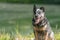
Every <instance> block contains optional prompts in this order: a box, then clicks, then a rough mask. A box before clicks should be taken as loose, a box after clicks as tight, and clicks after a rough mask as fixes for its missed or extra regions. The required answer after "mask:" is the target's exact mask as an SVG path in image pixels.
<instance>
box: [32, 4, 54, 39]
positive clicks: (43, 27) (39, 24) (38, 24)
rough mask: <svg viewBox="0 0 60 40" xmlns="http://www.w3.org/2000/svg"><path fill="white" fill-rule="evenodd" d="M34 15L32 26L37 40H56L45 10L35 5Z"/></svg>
mask: <svg viewBox="0 0 60 40" xmlns="http://www.w3.org/2000/svg"><path fill="white" fill-rule="evenodd" d="M33 13H34V14H33V19H32V24H33V26H34V27H33V30H34V35H35V40H54V33H53V31H52V30H51V27H50V24H49V22H48V20H47V18H46V16H45V8H44V7H40V8H37V7H36V5H34V7H33Z"/></svg>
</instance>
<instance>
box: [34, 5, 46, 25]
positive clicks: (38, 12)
mask: <svg viewBox="0 0 60 40" xmlns="http://www.w3.org/2000/svg"><path fill="white" fill-rule="evenodd" d="M33 12H34V16H33V18H34V20H35V24H38V23H39V22H40V21H41V20H43V19H44V17H45V9H44V7H40V8H37V7H36V5H34V7H33Z"/></svg>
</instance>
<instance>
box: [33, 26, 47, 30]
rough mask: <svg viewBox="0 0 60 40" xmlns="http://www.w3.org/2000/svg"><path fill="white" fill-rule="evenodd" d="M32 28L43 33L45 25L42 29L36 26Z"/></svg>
mask: <svg viewBox="0 0 60 40" xmlns="http://www.w3.org/2000/svg"><path fill="white" fill-rule="evenodd" d="M33 28H34V30H36V31H45V30H46V28H47V25H45V26H43V27H37V26H35V27H33Z"/></svg>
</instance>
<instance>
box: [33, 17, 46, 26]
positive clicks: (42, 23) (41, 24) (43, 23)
mask: <svg viewBox="0 0 60 40" xmlns="http://www.w3.org/2000/svg"><path fill="white" fill-rule="evenodd" d="M46 24H47V18H46V17H44V19H43V20H41V21H40V22H39V23H38V24H34V23H33V25H34V26H38V27H43V26H45V25H46Z"/></svg>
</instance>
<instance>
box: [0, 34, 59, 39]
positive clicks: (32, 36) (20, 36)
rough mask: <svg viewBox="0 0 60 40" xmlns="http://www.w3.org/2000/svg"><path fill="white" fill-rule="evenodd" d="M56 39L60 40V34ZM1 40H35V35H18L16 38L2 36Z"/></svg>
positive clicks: (7, 35) (56, 35) (8, 35)
mask: <svg viewBox="0 0 60 40" xmlns="http://www.w3.org/2000/svg"><path fill="white" fill-rule="evenodd" d="M55 39H56V40H60V33H58V34H55ZM0 40H34V34H33V33H32V34H30V35H28V36H22V35H21V34H16V35H14V36H12V35H10V34H8V33H7V34H0Z"/></svg>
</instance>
